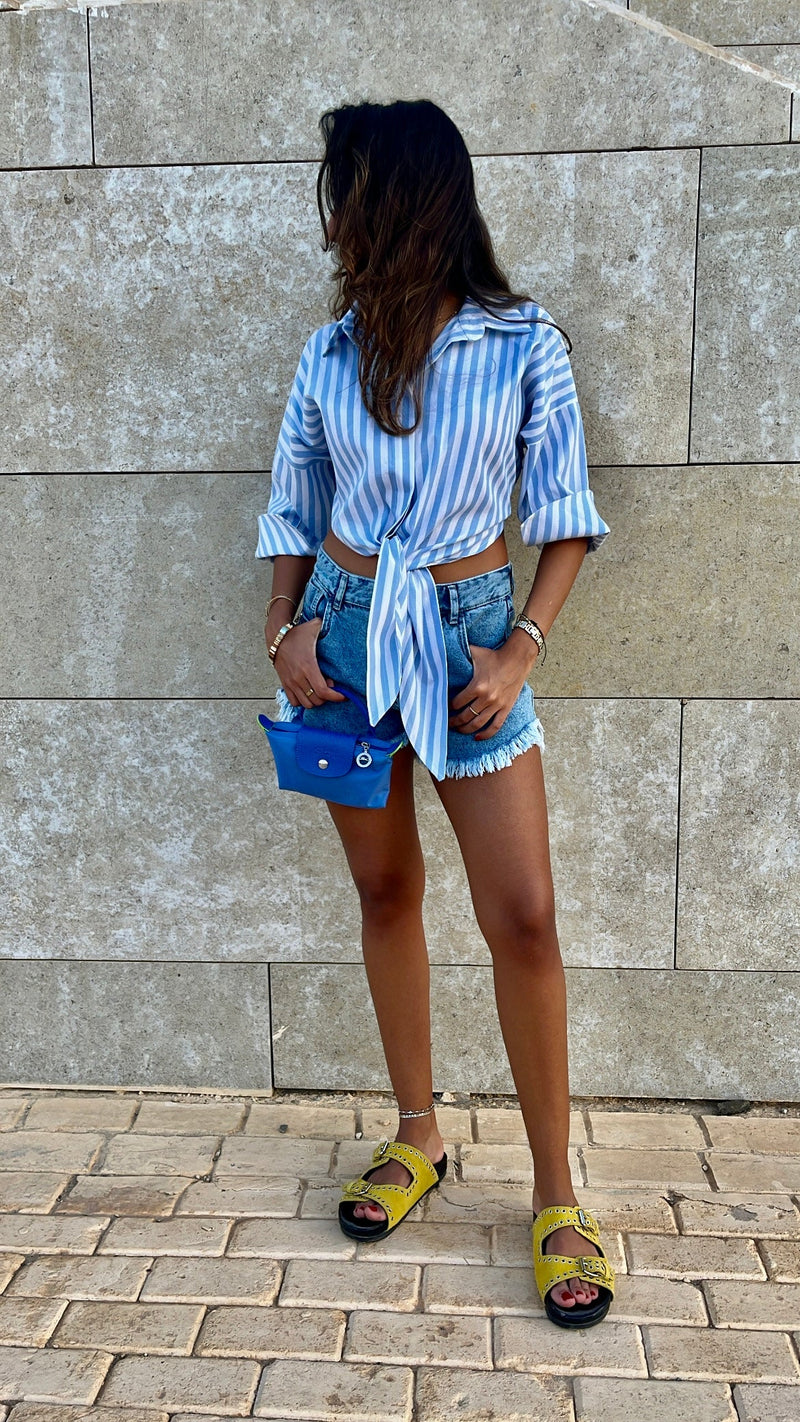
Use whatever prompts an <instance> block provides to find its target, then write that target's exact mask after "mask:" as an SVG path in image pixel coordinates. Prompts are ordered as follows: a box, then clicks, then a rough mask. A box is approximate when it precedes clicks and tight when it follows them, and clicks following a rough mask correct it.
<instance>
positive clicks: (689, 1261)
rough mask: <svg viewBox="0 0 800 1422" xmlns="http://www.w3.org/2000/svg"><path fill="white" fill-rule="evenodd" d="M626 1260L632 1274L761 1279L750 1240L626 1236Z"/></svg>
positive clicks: (761, 1273) (760, 1272)
mask: <svg viewBox="0 0 800 1422" xmlns="http://www.w3.org/2000/svg"><path fill="white" fill-rule="evenodd" d="M798 1248H799V1249H800V1246H798ZM628 1258H629V1261H630V1272H631V1273H632V1274H654V1275H661V1276H664V1277H666V1276H670V1275H674V1276H677V1277H679V1278H682V1279H763V1278H764V1277H765V1269H764V1265H763V1264H762V1262H761V1259H760V1257H759V1253H758V1250H757V1249H756V1246H755V1244H754V1243H753V1240H752V1239H744V1238H743V1239H736V1238H733V1239H719V1238H718V1237H717V1236H715V1235H712V1236H710V1237H705V1236H703V1235H684V1234H678V1235H663V1234H629V1235H628Z"/></svg>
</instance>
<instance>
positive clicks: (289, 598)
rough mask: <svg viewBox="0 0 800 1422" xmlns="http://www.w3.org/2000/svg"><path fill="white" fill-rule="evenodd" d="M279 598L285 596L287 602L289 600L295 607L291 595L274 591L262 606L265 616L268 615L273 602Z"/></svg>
mask: <svg viewBox="0 0 800 1422" xmlns="http://www.w3.org/2000/svg"><path fill="white" fill-rule="evenodd" d="M281 598H285V599H286V601H287V602H290V603H291V604H292V607H297V602H296V601H295V599H294V598H293V597H290V596H289V594H288V593H276V594H275V596H274V597H271V598H270V600H269V602H268V603H267V605H266V607H265V608H264V616H265V617H267V618H268V617H269V610H270V608H271V607H272V604H273V602H279V601H280V599H281Z"/></svg>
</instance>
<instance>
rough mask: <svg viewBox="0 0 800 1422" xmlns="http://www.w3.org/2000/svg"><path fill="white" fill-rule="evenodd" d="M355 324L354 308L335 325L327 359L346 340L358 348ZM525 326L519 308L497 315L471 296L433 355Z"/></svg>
mask: <svg viewBox="0 0 800 1422" xmlns="http://www.w3.org/2000/svg"><path fill="white" fill-rule="evenodd" d="M355 321H356V313H355V308H354V307H352V306H351V307H349V308H348V310H347V311H345V313H344V316H343V317H342V318H341V320H340V321H337V322H336V323H335V324H334V326H333V329H332V331H331V333H330V336H329V338H328V341H327V343H326V345H325V348H324V350H323V355H328V353H329V352H330V351H332V350H333V348H334V346H335V345H336V343H337V341H338V340H339V339H340V337H342V336H349V338H350V340H351V341H353V342H354V344H355V337H354V336H353V328H354V326H355ZM521 324H522V325H523V326H524V325H527V320H526V318H525V316H524V315H523V314H522V311H521V310H520V308H519V306H509V307H507V308H506V309H504V310H503V311H500V312H497V313H495V312H492V311H487V310H485V308H484V307H483V306H481V305H479V303H478V302H477V301H476V300H475V298H474V297H472V296H467V297H465V299H464V304H463V305H462V307H461V310H460V311H458V312H457V313H456V315H455V316H454V317H452V319H451V320H450V321H448V323H447V325H446V326H445V327H444V328H443V330H441V331H440V332H439V335H438V336H437V337H436V340H435V341H434V343H433V347H432V351H433V353H434V355H438V354H439V352H440V351H441V350H442V349H444V346H446V345H449V344H450V342H451V341H478V340H480V338H481V336H483V335H484V334H485V332H486V331H512V332H513V331H519V330H520V325H521Z"/></svg>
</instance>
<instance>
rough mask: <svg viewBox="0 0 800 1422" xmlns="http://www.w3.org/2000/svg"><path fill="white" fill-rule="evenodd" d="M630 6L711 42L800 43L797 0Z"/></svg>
mask: <svg viewBox="0 0 800 1422" xmlns="http://www.w3.org/2000/svg"><path fill="white" fill-rule="evenodd" d="M630 9H631V10H632V11H633V10H637V11H639V12H640V13H641V14H645V15H650V16H652V18H653V19H654V20H660V21H661V23H662V25H670V26H671V27H672V28H673V29H676V30H683V31H684V32H685V33H687V34H690V35H696V36H697V37H698V38H699V39H704V40H707V41H708V42H709V44H719V45H729V44H736V45H738V44H757V43H761V44H782V43H783V44H797V43H798V42H800V15H798V11H797V5H796V4H795V3H794V0H630Z"/></svg>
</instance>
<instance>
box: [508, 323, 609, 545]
mask: <svg viewBox="0 0 800 1422" xmlns="http://www.w3.org/2000/svg"><path fill="white" fill-rule="evenodd" d="M540 330H541V331H543V332H544V335H543V336H542V337H541V339H539V340H537V342H536V345H535V347H534V350H533V353H532V356H531V359H530V361H529V363H528V366H527V369H526V371H525V376H524V380H523V395H524V415H523V423H522V426H521V428H520V431H519V435H518V440H517V454H518V469H519V471H520V489H519V503H518V514H519V521H520V528H521V532H522V541H523V543H526V544H528V545H530V546H535V547H539V546H541V545H542V544H545V543H554V542H556V541H557V540H559V539H564V538H582V537H585V538H586V539H587V548H588V551H590V552H591V551H592V550H594V549H596V548H599V547H600V544H601V543H602V542H603V540H604V539H605V538H606V537H607V535H608V534H609V533H610V532H611V530H610V528H609V526H608V524H607V523H605V522H604V521H603V519H602V518H601V517H600V515H599V513H598V512H597V509H596V508H595V503H594V494H593V493H592V490H591V489H590V487H589V474H588V469H587V464H586V442H585V439H584V434H583V421H582V418H581V411H580V405H579V403H578V394H577V391H576V389H575V380H574V377H573V374H572V366H571V365H570V360H569V356H568V354H567V350H566V346H565V345H564V340H563V337H562V336H561V334H560V333H559V332H558V331H557V330H555V329H554V328H553V327H552V326H544V325H543V326H541V327H540Z"/></svg>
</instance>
